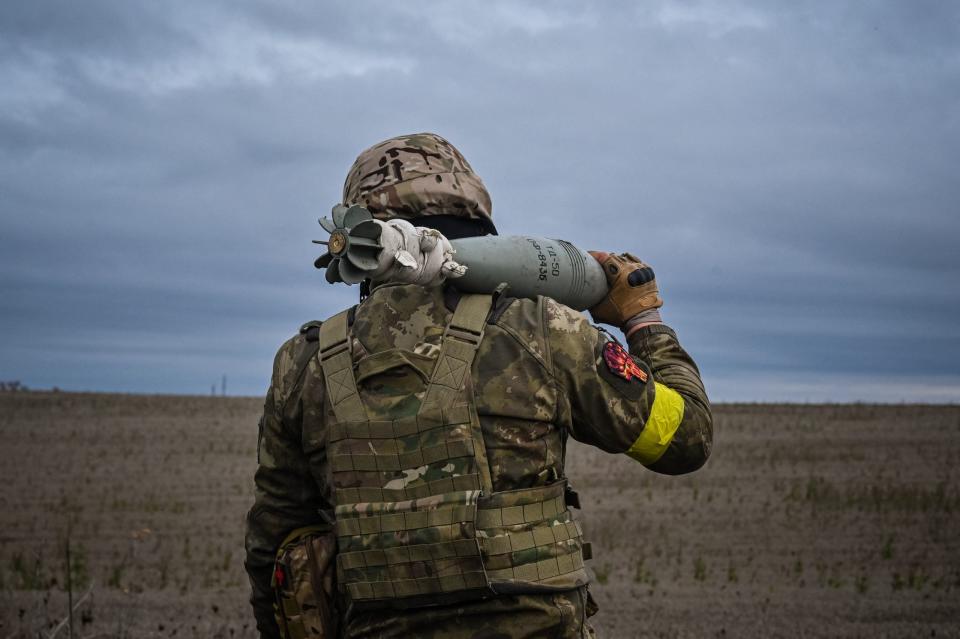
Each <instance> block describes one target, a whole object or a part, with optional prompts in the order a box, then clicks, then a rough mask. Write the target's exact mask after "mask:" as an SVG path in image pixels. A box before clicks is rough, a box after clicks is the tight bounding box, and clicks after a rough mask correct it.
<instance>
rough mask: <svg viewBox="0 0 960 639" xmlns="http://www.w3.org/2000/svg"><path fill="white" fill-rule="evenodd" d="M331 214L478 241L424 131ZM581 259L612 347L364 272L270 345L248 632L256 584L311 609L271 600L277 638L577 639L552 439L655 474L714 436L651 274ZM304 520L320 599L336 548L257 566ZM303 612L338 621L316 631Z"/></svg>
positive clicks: (517, 307) (559, 459)
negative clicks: (320, 539)
mask: <svg viewBox="0 0 960 639" xmlns="http://www.w3.org/2000/svg"><path fill="white" fill-rule="evenodd" d="M343 202H344V203H345V204H348V205H349V204H361V205H363V206H365V207H366V208H367V209H369V210H370V212H371V213H372V214H373V215H374V216H375V217H377V218H379V219H391V218H396V217H399V218H404V219H407V220H410V221H411V222H412V223H413V224H414V225H416V226H427V227H431V228H435V229H437V230H439V231H441V232H442V233H443V234H445V235H446V236H447V237H448V238H450V239H457V238H461V237H469V236H477V235H486V234H490V233H493V234H495V233H496V228H495V227H494V225H493V220H492V217H491V203H490V197H489V195H488V194H487V191H486V189H485V188H484V186H483V183H482V182H481V180H480V178H479V177H478V176H477V175H476V174H475V173H474V172H473V170H472V168H471V167H470V165H469V164H468V163H467V161H466V160H465V159H464V158H463V156H462V155H461V154H460V153H459V151H457V149H455V148H454V147H453V146H452V145H451V144H450V143H449V142H447V141H446V140H444V139H443V138H441V137H439V136H437V135H433V134H428V133H424V134H417V135H407V136H400V137H396V138H392V139H390V140H387V141H385V142H382V143H380V144H377V145H376V146H373V147H371V148H370V149H368V150H367V151H364V152H363V153H362V154H361V155H360V156H359V157H358V158H357V160H356V162H355V163H354V165H353V167H352V168H351V170H350V172H349V174H348V176H347V179H346V183H345V184H344V191H343ZM594 257H596V258H597V259H598V261H600V263H601V264H602V265H603V267H604V270H605V271H606V273H607V278H608V282H609V284H610V292H609V295H608V297H607V298H606V299H605V300H604V301H603V302H601V303H600V304H599V305H598V306H596V307H594V308H593V309H591V314H592V316H593V318H594V320H596V321H597V322H600V323H605V324H610V325H612V326H616V327H618V328H621V329H623V331H624V333H625V335H626V338H627V343H628V345H629V352H628V351H627V350H626V349H625V348H624V347H623V346H621V345H620V344H619V343H618V342H617V341H615V340H614V339H613V338H612V337H611V336H610V335H608V334H607V333H606V332H604V331H601V330H598V329H597V328H595V327H594V326H592V325H591V324H590V323H589V322H588V321H587V320H586V319H585V318H584V317H583V316H582V315H581V314H580V313H578V312H576V311H573V310H572V309H570V308H567V307H565V306H563V305H561V304H559V303H557V302H556V301H554V300H552V299H550V298H544V297H541V298H539V299H536V300H530V299H513V298H511V297H509V295H508V294H509V291H507V292H506V293H505V294H504V293H503V292H500V293H495V294H493V295H465V294H460V293H459V292H458V291H457V290H456V288H455V287H453V286H450V285H447V286H441V287H435V288H424V287H419V286H415V285H403V284H391V283H376V282H374V283H372V286H370V287H369V290H368V295H367V297H366V298H365V299H364V300H363V301H362V302H361V303H360V304H359V305H357V306H354V307H353V308H351V309H349V310H347V311H344V312H342V313H339V314H337V315H335V316H334V317H333V318H330V319H329V320H326V321H325V322H322V323H321V322H309V323H307V324H305V325H304V326H303V327H302V328H301V330H300V333H299V334H298V335H296V336H294V337H293V338H291V339H290V340H288V341H287V342H286V343H285V344H284V345H283V346H282V347H281V348H280V351H279V352H278V353H277V357H276V360H275V362H274V369H273V378H272V381H271V385H270V389H269V391H268V393H267V397H266V402H265V405H264V413H263V418H262V420H261V422H260V438H259V444H258V460H259V468H258V470H257V473H256V501H255V504H254V506H253V508H252V509H251V510H250V513H249V515H248V519H247V536H246V543H247V560H246V567H247V571H248V573H249V575H250V580H251V584H252V587H253V595H252V598H251V601H252V604H253V608H254V613H255V616H256V619H257V627H258V628H259V630H260V632H261V635H262V636H264V637H277V636H280V632H281V629H280V627H278V622H277V621H276V620H275V618H274V605H275V601H276V599H275V592H274V587H284V585H285V584H289V583H296V584H300V586H303V584H307V586H306V588H307V589H308V590H310V591H311V593H312V594H311V596H313V597H315V599H316V601H315V602H314V603H306V604H305V603H304V602H303V600H302V598H301V600H300V601H299V603H298V602H292V599H291V600H289V601H284V600H281V602H280V609H281V610H280V614H279V617H278V619H279V623H281V624H283V625H284V628H283V634H284V635H285V636H294V637H300V636H334V634H333V633H334V632H337V633H339V635H340V636H343V637H349V638H359V637H397V638H400V637H404V638H406V637H435V638H437V639H441V638H444V639H446V638H473V639H481V638H493V637H504V638H509V637H512V636H525V637H526V636H537V637H540V636H550V637H590V636H594V635H593V631H592V630H591V628H590V626H589V624H588V622H587V617H588V616H590V615H591V614H593V613H594V612H595V611H596V606H595V604H594V603H593V601H592V599H591V598H590V596H589V593H588V591H587V581H588V578H587V573H586V571H585V569H584V563H583V562H584V558H585V555H586V554H588V552H587V551H588V548H589V546H588V545H585V544H584V541H583V536H582V531H581V529H580V525H579V523H578V522H577V521H576V520H575V519H574V518H572V517H571V515H570V511H569V508H570V507H575V506H578V504H577V499H576V495H575V493H574V492H573V491H572V490H571V489H570V488H569V486H568V485H567V483H566V480H565V477H564V456H565V452H566V440H567V437H568V436H569V437H573V438H574V439H576V440H578V441H580V442H583V443H586V444H590V445H592V446H596V447H598V448H600V449H602V450H604V451H606V452H609V453H613V454H626V455H629V456H630V457H632V458H633V459H635V460H637V461H639V462H640V463H641V464H643V465H644V466H646V467H647V468H649V469H651V470H653V471H655V472H659V473H665V474H671V475H673V474H681V473H688V472H692V471H694V470H697V469H698V468H700V467H701V466H702V465H703V464H704V462H705V461H706V459H707V457H708V455H709V452H710V445H711V440H712V421H711V413H710V405H709V402H708V399H707V396H706V393H705V392H704V388H703V385H702V383H701V381H700V376H699V373H698V370H697V367H696V365H695V364H694V362H693V360H692V359H691V358H690V356H689V355H687V353H686V352H685V351H684V350H683V348H681V346H680V344H679V343H678V341H677V337H676V335H675V333H674V332H673V331H672V330H671V329H670V328H668V327H667V326H666V325H664V324H663V323H662V322H661V318H660V313H659V308H660V306H661V305H662V300H661V298H660V296H659V293H658V289H657V284H656V280H655V279H654V274H653V271H652V269H651V268H650V267H649V266H647V265H646V264H644V263H642V262H641V261H640V260H638V259H637V258H634V257H633V256H631V255H629V254H624V255H612V254H607V253H594ZM311 525H319V527H318V528H315V529H314V530H320V531H324V530H331V531H332V532H331V533H330V534H329V535H328V536H327V538H326V539H328V540H330V539H333V538H334V537H335V539H336V543H337V546H338V548H337V551H336V553H337V554H336V558H335V561H334V562H333V563H335V565H336V581H337V592H338V594H337V595H336V596H335V597H334V596H332V594H331V593H332V591H333V587H332V578H331V577H332V574H331V573H332V570H327V569H326V566H328V565H330V566H332V565H333V564H332V563H329V562H331V555H332V552H333V551H332V550H331V549H332V547H333V546H332V542H328V543H327V544H326V545H323V544H320V545H317V544H314V545H309V544H308V546H309V547H308V549H307V550H306V551H302V552H299V554H297V552H294V551H291V552H289V553H288V554H287V555H285V556H286V557H287V558H288V559H289V558H290V557H300V559H301V564H303V563H306V564H309V565H310V566H311V567H312V568H311V570H313V572H312V573H311V575H312V576H311V577H309V578H305V577H302V575H301V576H298V575H292V574H287V572H285V571H289V570H292V569H290V567H289V564H287V563H283V562H281V563H279V564H278V565H277V566H276V567H275V556H276V554H277V551H278V548H280V549H281V554H283V553H284V552H287V551H285V550H283V549H284V548H289V547H292V546H287V545H285V544H286V542H284V539H285V538H288V535H290V533H291V531H295V530H297V529H303V527H305V526H311ZM308 530H309V529H308ZM298 534H299V533H295V534H294V535H293V536H292V538H298ZM281 547H282V548H281ZM284 561H286V560H284ZM318 566H321V568H320V569H318V568H317V567H318ZM294 572H296V570H294ZM318 575H319V576H318ZM300 586H297V587H300ZM324 592H326V593H327V596H326V597H324V596H323V593H324ZM281 599H282V597H281ZM291 602H292V603H291ZM298 606H299V608H298ZM318 611H319V612H318ZM311 615H313V616H312V617H311ZM331 617H332V618H331ZM308 618H311V619H317V618H319V619H321V620H322V623H331V622H332V623H337V622H338V623H339V629H337V630H332V629H331V628H332V626H328V627H327V630H326V632H327V635H323V634H322V633H323V631H322V630H321V629H319V628H317V627H315V626H317V625H319V623H320V622H313V621H307V619H308ZM311 626H314V627H312V628H311Z"/></svg>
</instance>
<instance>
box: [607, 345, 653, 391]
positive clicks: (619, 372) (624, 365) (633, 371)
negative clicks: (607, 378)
mask: <svg viewBox="0 0 960 639" xmlns="http://www.w3.org/2000/svg"><path fill="white" fill-rule="evenodd" d="M603 361H604V362H605V363H606V364H607V370H609V371H610V372H611V373H613V374H614V375H616V376H617V377H621V378H623V379H625V380H627V381H628V382H630V381H633V380H634V379H636V380H638V381H640V382H646V381H647V373H646V372H645V371H644V370H643V369H642V368H640V366H638V365H637V363H636V362H635V361H633V358H632V357H631V356H630V353H628V352H627V350H626V349H625V348H624V347H623V346H621V345H620V344H618V343H617V342H607V343H606V344H604V346H603Z"/></svg>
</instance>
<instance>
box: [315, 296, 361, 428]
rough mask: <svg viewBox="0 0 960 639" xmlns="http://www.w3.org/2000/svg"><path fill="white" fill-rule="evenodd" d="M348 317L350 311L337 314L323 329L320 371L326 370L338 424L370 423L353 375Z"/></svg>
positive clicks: (327, 382) (331, 401)
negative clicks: (365, 421)
mask: <svg viewBox="0 0 960 639" xmlns="http://www.w3.org/2000/svg"><path fill="white" fill-rule="evenodd" d="M349 313H350V311H349V310H346V311H343V312H340V313H337V314H336V315H334V316H333V317H331V318H330V319H328V320H327V321H326V322H324V323H323V325H322V326H320V367H321V368H322V369H323V380H324V382H326V389H327V396H328V397H329V398H330V405H331V406H333V413H334V415H336V417H337V421H338V422H356V421H364V420H366V419H367V411H366V409H365V408H364V407H363V402H362V401H361V400H360V395H359V393H358V392H357V380H356V377H354V374H353V358H352V357H351V355H350V335H349V329H348V327H347V315H348V314H349Z"/></svg>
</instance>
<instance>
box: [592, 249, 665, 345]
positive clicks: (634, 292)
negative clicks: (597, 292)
mask: <svg viewBox="0 0 960 639" xmlns="http://www.w3.org/2000/svg"><path fill="white" fill-rule="evenodd" d="M590 255H592V256H593V257H594V258H595V259H596V260H597V261H598V262H600V265H601V266H602V267H603V272H604V273H605V274H606V276H607V284H608V285H609V286H610V291H609V292H608V293H607V296H606V297H605V298H604V299H603V301H602V302H600V303H599V304H597V305H596V306H594V307H593V308H591V309H590V315H591V316H592V317H593V321H595V322H598V323H601V324H610V325H611V326H616V327H617V328H624V327H625V326H627V324H630V328H637V327H639V326H640V325H642V324H648V323H655V322H659V321H660V313H659V311H657V310H656V309H658V308H660V307H661V306H663V299H661V297H660V291H659V290H658V289H657V280H656V277H655V276H654V274H653V269H652V268H650V266H649V265H648V264H644V263H643V262H642V261H641V260H640V258H638V257H635V256H633V255H631V254H629V253H623V254H621V255H615V254H613V253H604V252H602V251H590Z"/></svg>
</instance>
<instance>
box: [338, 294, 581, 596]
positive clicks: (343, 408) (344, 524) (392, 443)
mask: <svg viewBox="0 0 960 639" xmlns="http://www.w3.org/2000/svg"><path fill="white" fill-rule="evenodd" d="M490 305H491V298H490V296H489V295H465V296H463V297H462V298H461V299H460V303H459V305H458V306H457V308H456V311H455V312H454V313H453V317H452V319H451V320H450V322H449V324H448V325H447V326H446V328H445V330H444V333H443V338H442V340H441V342H440V350H439V354H438V356H437V357H436V360H435V362H433V360H431V359H429V358H426V357H425V356H422V355H418V354H415V353H412V352H409V351H404V350H401V349H397V348H393V349H388V350H385V351H382V352H377V353H371V354H369V355H367V356H365V357H363V358H361V359H359V360H358V361H357V362H356V366H357V372H358V374H359V376H360V378H361V380H366V379H368V378H370V377H374V378H375V379H376V375H377V374H384V373H386V374H387V377H386V379H387V380H388V381H389V379H391V378H396V376H401V377H403V378H404V380H405V383H407V384H409V383H410V382H411V379H413V378H411V376H414V377H415V378H416V380H417V381H416V383H415V384H414V385H415V386H416V387H419V388H420V389H422V390H421V391H419V392H417V393H415V395H416V397H413V398H411V397H410V395H409V393H407V394H405V395H404V396H397V397H394V398H391V397H390V396H389V394H390V391H389V388H388V386H389V384H375V383H374V384H366V383H363V384H361V386H360V387H359V388H358V385H357V375H356V374H355V373H354V364H355V362H354V361H353V357H352V354H351V352H350V349H351V347H350V344H351V339H350V335H349V327H348V320H347V312H346V311H345V312H343V313H340V314H338V315H336V316H334V317H333V318H331V319H330V320H327V321H326V322H324V323H323V325H322V327H321V329H320V362H321V367H322V369H323V375H324V380H325V385H326V390H327V396H328V399H329V401H330V403H331V405H332V408H333V412H334V415H335V420H334V422H333V423H331V424H328V440H327V454H328V460H329V464H330V467H331V470H332V475H333V487H334V501H335V503H336V533H337V540H338V555H337V581H338V587H339V588H340V590H341V592H342V593H344V594H345V595H347V596H348V597H349V599H350V600H351V601H352V602H354V603H355V604H358V605H369V606H371V607H385V606H395V607H419V606H425V605H432V604H440V603H452V602H455V601H464V600H471V599H478V598H483V597H486V596H490V595H492V594H496V593H520V592H546V591H555V590H568V589H570V588H574V587H577V586H580V585H582V584H585V583H586V582H587V575H586V572H585V570H584V565H583V553H582V531H581V529H580V526H579V523H578V522H576V521H574V520H573V518H572V517H571V515H570V512H569V510H568V509H567V505H566V503H565V499H564V489H565V482H564V481H562V480H561V481H556V482H554V483H552V484H550V485H548V486H541V487H536V488H525V489H519V490H510V491H504V492H494V491H493V487H492V482H491V476H490V468H489V465H488V462H487V452H486V447H485V445H484V438H483V433H482V431H481V427H480V419H479V417H478V414H477V409H476V406H475V402H474V397H473V387H472V380H471V368H472V365H473V360H474V357H475V355H476V353H477V348H478V347H479V345H480V342H481V340H482V339H483V333H484V328H485V326H486V319H487V316H488V314H489V312H490ZM425 362H429V363H430V364H432V370H429V371H425V370H423V369H424V368H427V366H426V365H425ZM407 388H409V386H407ZM417 397H419V398H421V399H420V400H419V402H417V401H416V400H417Z"/></svg>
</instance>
